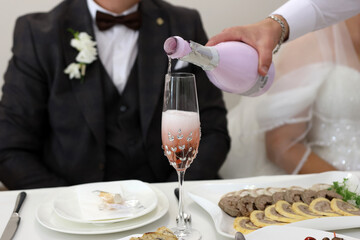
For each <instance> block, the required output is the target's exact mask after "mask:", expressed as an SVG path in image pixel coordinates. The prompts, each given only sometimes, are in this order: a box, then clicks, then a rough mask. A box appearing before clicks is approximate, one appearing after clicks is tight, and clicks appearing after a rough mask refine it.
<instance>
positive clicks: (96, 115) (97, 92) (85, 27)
mask: <svg viewBox="0 0 360 240" xmlns="http://www.w3.org/2000/svg"><path fill="white" fill-rule="evenodd" d="M68 2H70V6H69V8H68V9H69V11H68V14H67V18H66V19H65V20H64V22H63V28H62V29H63V31H64V33H63V36H64V37H63V47H64V55H65V61H66V62H65V65H66V66H67V65H69V64H70V63H72V62H75V61H76V60H75V58H76V55H77V54H78V51H77V50H76V49H75V48H73V47H71V46H70V41H71V39H72V38H73V36H72V34H71V33H69V32H68V31H67V29H68V28H72V29H73V30H75V31H79V32H86V33H88V34H89V35H90V36H92V37H93V39H94V40H95V34H94V31H93V27H92V24H93V23H92V20H91V16H90V13H89V10H88V7H87V4H86V0H72V1H68ZM102 68H103V66H102V64H101V61H100V59H99V57H98V59H97V60H95V61H94V62H92V63H91V64H89V65H87V66H86V74H85V78H84V82H83V83H81V82H80V80H79V79H72V80H69V81H71V85H72V88H73V91H74V93H75V95H76V97H77V100H78V103H79V105H80V107H81V109H82V112H83V114H84V117H85V119H86V122H87V123H88V125H89V126H90V128H91V130H92V131H93V133H94V135H95V137H96V139H97V140H98V141H99V143H100V144H101V145H104V142H105V129H104V107H103V92H102V84H101V81H102V79H103V78H104V77H106V74H104V73H105V71H102Z"/></svg>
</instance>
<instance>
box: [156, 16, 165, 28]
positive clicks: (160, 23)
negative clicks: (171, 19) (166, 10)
mask: <svg viewBox="0 0 360 240" xmlns="http://www.w3.org/2000/svg"><path fill="white" fill-rule="evenodd" d="M156 23H157V25H159V26H161V25H163V24H164V19H162V18H161V17H158V18H157V19H156Z"/></svg>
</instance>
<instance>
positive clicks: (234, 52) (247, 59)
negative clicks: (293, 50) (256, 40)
mask: <svg viewBox="0 0 360 240" xmlns="http://www.w3.org/2000/svg"><path fill="white" fill-rule="evenodd" d="M164 50H165V52H166V54H167V55H168V56H169V57H170V58H172V59H175V58H176V59H180V60H182V61H186V62H189V63H192V64H195V65H197V66H199V67H201V68H202V69H204V70H205V72H206V74H207V76H208V78H209V79H210V81H211V82H212V83H213V84H214V85H215V86H216V87H218V88H220V89H221V90H223V91H225V92H230V93H236V94H240V95H243V96H252V97H254V96H259V95H261V94H263V93H265V92H266V91H267V90H268V89H269V88H270V86H271V84H272V83H273V81H274V76H275V69H274V65H273V64H271V66H270V68H269V71H268V74H267V75H266V76H261V75H259V74H258V61H259V56H258V53H257V51H256V50H255V49H254V48H253V47H251V46H249V45H247V44H245V43H242V42H237V41H230V42H223V43H219V44H217V45H215V46H212V47H206V46H203V45H201V44H198V43H196V42H193V41H190V42H188V41H185V40H184V39H182V38H181V37H179V36H174V37H170V38H168V39H167V40H166V41H165V43H164Z"/></svg>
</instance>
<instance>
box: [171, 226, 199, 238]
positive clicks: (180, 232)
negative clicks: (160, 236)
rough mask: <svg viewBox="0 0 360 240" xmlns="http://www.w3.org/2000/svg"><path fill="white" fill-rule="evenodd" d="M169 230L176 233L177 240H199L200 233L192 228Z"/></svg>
mask: <svg viewBox="0 0 360 240" xmlns="http://www.w3.org/2000/svg"><path fill="white" fill-rule="evenodd" d="M171 231H173V233H174V234H175V235H176V237H177V238H178V239H179V240H201V239H202V238H201V233H200V232H199V231H198V230H196V229H192V228H185V229H184V228H179V227H174V228H171Z"/></svg>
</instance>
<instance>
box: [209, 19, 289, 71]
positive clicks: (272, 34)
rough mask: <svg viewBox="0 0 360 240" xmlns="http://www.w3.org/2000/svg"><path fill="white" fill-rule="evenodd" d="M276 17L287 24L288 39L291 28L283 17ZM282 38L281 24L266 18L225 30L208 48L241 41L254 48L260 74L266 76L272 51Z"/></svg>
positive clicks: (213, 39) (215, 37)
mask: <svg viewBox="0 0 360 240" xmlns="http://www.w3.org/2000/svg"><path fill="white" fill-rule="evenodd" d="M276 16H277V17H278V18H281V19H282V20H283V22H284V23H285V27H286V34H285V39H287V38H288V35H289V26H288V24H287V22H286V20H285V19H284V18H283V17H282V16H280V15H276ZM280 36H281V26H280V24H279V23H277V22H276V21H273V20H272V19H269V18H266V19H264V20H262V21H260V22H258V23H255V24H251V25H246V26H235V27H231V28H227V29H224V30H223V31H222V32H221V33H219V34H217V35H215V36H213V37H212V38H210V39H209V41H208V43H207V44H206V46H214V45H216V44H219V43H221V42H225V41H241V42H244V43H246V44H248V45H250V46H252V47H253V48H255V49H256V50H257V52H258V54H259V65H258V72H259V74H260V75H262V76H265V75H266V74H267V72H268V70H269V67H270V65H271V61H272V51H273V49H274V48H275V47H276V45H277V44H278V43H279V40H280Z"/></svg>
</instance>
